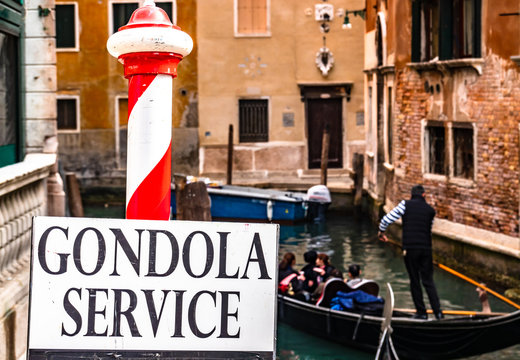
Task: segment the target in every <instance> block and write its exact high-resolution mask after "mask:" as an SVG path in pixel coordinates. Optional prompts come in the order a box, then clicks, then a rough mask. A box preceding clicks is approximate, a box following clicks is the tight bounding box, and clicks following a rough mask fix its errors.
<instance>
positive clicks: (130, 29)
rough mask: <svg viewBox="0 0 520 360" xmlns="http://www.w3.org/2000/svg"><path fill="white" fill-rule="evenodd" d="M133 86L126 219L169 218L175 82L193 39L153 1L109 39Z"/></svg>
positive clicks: (138, 10)
mask: <svg viewBox="0 0 520 360" xmlns="http://www.w3.org/2000/svg"><path fill="white" fill-rule="evenodd" d="M107 49H108V52H109V53H110V55H112V56H114V57H116V58H117V59H118V60H119V61H120V62H121V63H122V64H123V65H124V70H125V78H127V79H128V80H129V85H128V112H129V116H128V141H127V144H128V155H127V172H126V218H127V219H149V220H168V219H169V218H170V201H171V199H170V191H171V190H170V189H171V185H170V183H171V148H172V144H171V142H172V117H171V114H172V87H173V81H172V80H173V78H175V77H177V64H178V63H179V62H180V61H181V60H182V58H183V57H184V56H186V55H188V54H189V53H190V52H191V50H192V49H193V40H192V39H191V37H190V36H189V35H188V34H186V33H185V32H183V31H181V30H180V28H179V27H178V26H175V25H173V24H172V22H171V21H170V19H169V18H168V15H167V14H166V13H165V12H164V11H163V10H162V9H161V8H159V7H156V6H155V3H154V1H153V0H146V1H145V2H144V5H143V6H141V7H140V8H138V9H137V10H135V11H134V13H133V14H132V17H131V18H130V21H129V22H128V24H127V25H125V26H122V27H121V28H119V31H118V32H116V33H114V34H113V35H112V36H110V38H109V39H108V41H107Z"/></svg>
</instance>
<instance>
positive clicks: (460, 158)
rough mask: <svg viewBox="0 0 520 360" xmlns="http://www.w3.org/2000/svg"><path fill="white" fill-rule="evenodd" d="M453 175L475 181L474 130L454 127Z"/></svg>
mask: <svg viewBox="0 0 520 360" xmlns="http://www.w3.org/2000/svg"><path fill="white" fill-rule="evenodd" d="M453 146H454V149H453V175H454V176H455V177H460V178H465V179H473V176H474V164H473V128H471V127H453Z"/></svg>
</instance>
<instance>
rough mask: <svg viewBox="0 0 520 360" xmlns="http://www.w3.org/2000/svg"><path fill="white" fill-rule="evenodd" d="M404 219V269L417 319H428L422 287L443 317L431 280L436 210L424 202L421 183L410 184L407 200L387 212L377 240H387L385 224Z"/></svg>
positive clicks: (439, 317)
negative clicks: (409, 194)
mask: <svg viewBox="0 0 520 360" xmlns="http://www.w3.org/2000/svg"><path fill="white" fill-rule="evenodd" d="M401 217H402V219H403V255H404V262H405V265H406V270H407V271H408V276H409V278H410V290H411V293H412V299H413V302H414V305H415V309H416V311H417V312H416V314H415V315H414V317H415V318H417V319H427V318H428V315H427V313H426V306H425V305H424V301H423V294H422V288H421V283H422V286H424V289H425V290H426V293H427V294H428V299H429V300H430V305H431V306H432V309H433V313H434V315H435V318H436V319H442V318H444V315H443V314H442V310H441V306H440V302H439V296H438V295H437V289H436V287H435V283H434V282H433V259H432V225H433V218H434V217H435V210H434V209H433V208H432V207H431V206H430V205H428V203H426V200H425V191H424V187H423V186H422V185H415V186H414V187H412V197H411V199H410V200H403V201H401V202H400V203H399V205H397V206H396V207H395V208H394V209H393V210H392V211H390V212H389V213H388V214H386V215H385V216H384V217H383V219H381V223H380V224H379V234H378V236H379V239H380V240H382V241H385V242H386V241H388V238H387V237H386V235H385V231H386V228H387V227H388V225H390V224H391V223H393V222H394V221H396V220H397V219H399V218H401Z"/></svg>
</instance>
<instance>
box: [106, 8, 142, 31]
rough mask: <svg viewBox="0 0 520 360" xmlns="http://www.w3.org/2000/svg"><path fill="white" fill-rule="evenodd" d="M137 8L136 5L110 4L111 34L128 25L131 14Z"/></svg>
mask: <svg viewBox="0 0 520 360" xmlns="http://www.w3.org/2000/svg"><path fill="white" fill-rule="evenodd" d="M138 7H139V4H138V3H136V2H135V3H114V4H112V33H115V32H117V31H118V30H119V28H120V27H121V26H125V25H126V24H128V20H130V17H131V16H132V14H133V12H134V11H135V10H137V8H138Z"/></svg>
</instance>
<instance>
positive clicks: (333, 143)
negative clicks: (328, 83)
mask: <svg viewBox="0 0 520 360" xmlns="http://www.w3.org/2000/svg"><path fill="white" fill-rule="evenodd" d="M341 104H342V98H339V97H338V98H329V99H320V98H318V99H307V131H308V132H307V134H308V147H309V169H316V168H320V167H321V145H322V144H321V143H322V138H323V130H324V129H325V127H326V126H327V125H328V128H329V134H330V142H329V163H328V167H329V168H342V167H343V142H342V137H343V127H342V107H341Z"/></svg>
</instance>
